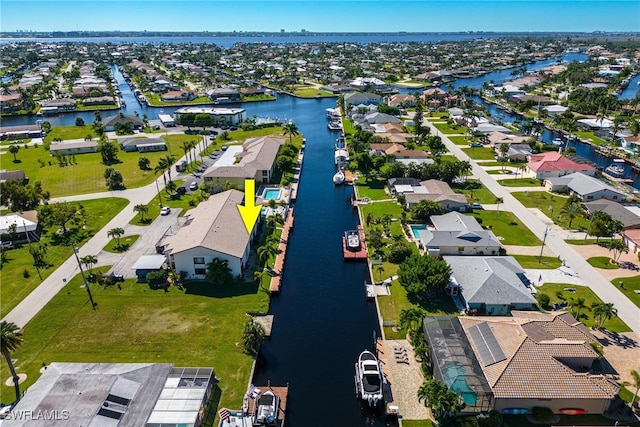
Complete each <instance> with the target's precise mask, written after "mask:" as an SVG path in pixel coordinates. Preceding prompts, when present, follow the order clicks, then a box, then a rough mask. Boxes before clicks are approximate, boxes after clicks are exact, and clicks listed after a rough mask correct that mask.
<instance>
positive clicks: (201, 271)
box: [195, 268, 207, 276]
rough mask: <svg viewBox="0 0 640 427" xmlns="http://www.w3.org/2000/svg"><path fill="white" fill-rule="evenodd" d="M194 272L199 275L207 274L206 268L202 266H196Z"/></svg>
mask: <svg viewBox="0 0 640 427" xmlns="http://www.w3.org/2000/svg"><path fill="white" fill-rule="evenodd" d="M195 272H196V274H197V275H199V276H204V275H205V274H207V270H205V269H204V268H196V269H195Z"/></svg>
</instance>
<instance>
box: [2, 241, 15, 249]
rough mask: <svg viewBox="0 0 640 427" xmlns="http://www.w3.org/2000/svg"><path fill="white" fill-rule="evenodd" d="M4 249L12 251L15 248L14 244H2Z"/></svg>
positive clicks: (8, 242)
mask: <svg viewBox="0 0 640 427" xmlns="http://www.w3.org/2000/svg"><path fill="white" fill-rule="evenodd" d="M2 248H3V249H11V248H13V242H10V241H6V242H2Z"/></svg>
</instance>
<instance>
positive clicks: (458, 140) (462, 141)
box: [449, 136, 471, 146]
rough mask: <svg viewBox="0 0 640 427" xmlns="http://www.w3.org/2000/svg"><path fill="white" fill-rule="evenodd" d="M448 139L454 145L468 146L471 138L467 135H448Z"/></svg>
mask: <svg viewBox="0 0 640 427" xmlns="http://www.w3.org/2000/svg"><path fill="white" fill-rule="evenodd" d="M449 139H450V140H451V142H453V143H454V144H456V145H465V146H468V145H469V142H471V139H470V138H469V137H468V136H450V137H449Z"/></svg>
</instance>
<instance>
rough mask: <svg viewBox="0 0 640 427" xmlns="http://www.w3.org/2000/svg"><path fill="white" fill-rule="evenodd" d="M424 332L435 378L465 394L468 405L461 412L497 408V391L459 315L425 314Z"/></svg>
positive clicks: (479, 411)
mask: <svg viewBox="0 0 640 427" xmlns="http://www.w3.org/2000/svg"><path fill="white" fill-rule="evenodd" d="M423 331H424V335H425V339H426V341H427V344H428V345H429V352H430V356H431V367H432V370H433V377H434V378H435V379H437V380H438V381H442V382H443V383H445V384H446V385H447V387H448V388H449V390H452V391H454V392H456V393H458V394H459V395H460V396H461V397H462V399H463V401H464V403H465V407H464V408H463V409H462V411H461V413H467V414H469V413H474V414H475V413H481V412H488V411H490V410H491V409H493V392H492V391H491V387H490V386H489V383H487V380H486V378H485V376H484V373H483V372H482V369H481V368H480V364H479V363H478V360H477V359H476V356H475V354H474V353H473V349H472V348H471V344H470V343H469V340H468V339H467V336H466V334H465V333H464V331H463V330H462V325H461V324H460V321H459V320H458V318H457V317H455V316H438V317H425V318H424V322H423Z"/></svg>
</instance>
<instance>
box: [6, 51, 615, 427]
mask: <svg viewBox="0 0 640 427" xmlns="http://www.w3.org/2000/svg"><path fill="white" fill-rule="evenodd" d="M584 58H585V56H584V55H581V56H580V55H579V54H567V55H565V56H563V57H562V58H561V59H564V60H567V61H571V60H583V59H584ZM555 62H556V59H552V60H546V61H539V62H536V63H534V64H531V65H529V66H528V69H529V70H536V69H540V68H543V67H545V66H548V65H550V64H553V63H555ZM115 77H116V79H117V80H118V83H119V88H120V90H121V91H122V95H123V97H124V99H125V102H126V103H127V107H126V109H125V110H124V111H125V112H126V113H127V114H134V113H135V112H137V113H138V114H139V116H140V117H143V115H144V114H147V116H148V118H149V119H156V118H157V116H158V114H159V113H160V112H161V110H160V109H159V108H153V107H141V106H140V105H139V104H138V103H137V101H136V100H135V98H134V97H133V94H132V93H131V91H130V89H129V87H128V86H127V85H126V83H124V81H123V79H122V76H121V75H120V74H119V73H118V72H116V73H115ZM511 78H512V76H511V74H510V70H501V71H496V72H494V73H489V74H486V75H484V76H481V77H478V78H470V79H460V80H457V81H456V82H454V83H453V85H454V87H459V86H468V87H474V88H480V87H481V86H482V83H483V82H485V81H487V82H489V81H491V80H492V81H493V83H494V84H500V83H502V82H504V81H506V80H509V79H511ZM334 106H335V99H312V100H303V99H298V98H294V97H290V96H287V95H279V96H278V99H277V100H276V101H272V102H259V103H246V104H243V105H242V107H243V108H245V109H246V110H247V116H248V117H253V116H257V117H270V118H274V119H280V120H282V121H286V120H293V121H294V122H295V124H296V125H297V127H298V129H299V130H300V132H301V133H302V134H303V135H304V136H305V138H306V140H307V144H306V148H305V158H304V167H303V172H302V176H301V181H300V187H299V192H298V200H297V202H296V204H295V208H294V212H295V227H294V231H293V233H292V234H291V237H290V239H289V240H290V241H289V248H288V251H287V260H286V263H285V267H284V275H283V283H282V289H281V294H280V296H279V297H276V298H273V299H272V301H271V305H270V314H273V315H275V320H274V327H273V331H272V335H271V338H270V340H269V341H268V342H267V343H266V344H265V345H264V346H263V348H262V350H261V353H260V356H259V358H258V363H257V366H256V371H255V375H254V378H253V383H254V384H256V385H258V386H260V385H265V384H267V383H268V382H270V383H271V385H274V386H281V385H287V384H288V385H289V387H290V394H289V398H288V411H287V425H289V426H292V427H296V426H303V425H304V426H305V427H306V426H310V427H313V426H326V425H335V426H359V425H369V426H383V425H385V422H384V419H383V417H382V415H381V414H374V415H371V414H370V413H363V411H362V409H361V407H360V404H359V402H358V401H357V399H356V397H355V391H354V383H353V375H354V364H355V362H356V359H357V357H358V355H359V354H360V352H361V351H362V350H364V349H372V347H373V338H374V334H377V335H379V334H380V330H379V326H378V320H377V315H376V310H375V304H374V303H372V302H368V301H367V300H366V299H365V289H364V282H365V280H367V270H366V263H362V262H358V263H353V262H351V263H345V262H344V261H343V259H342V247H341V244H342V235H343V233H344V231H345V230H349V229H353V228H355V227H356V225H357V223H358V216H357V213H356V211H354V210H353V209H352V208H351V205H350V203H349V200H350V197H351V195H352V193H353V188H352V187H348V186H339V187H335V186H334V185H333V183H332V176H333V174H334V173H335V166H334V158H333V151H334V144H335V139H336V137H337V136H338V135H337V133H335V132H332V131H329V130H328V129H327V126H326V123H327V122H326V118H325V109H326V108H329V107H334ZM176 108H177V107H173V108H168V107H165V108H164V111H163V112H164V113H167V114H172V113H173V112H174V111H175V109H176ZM488 108H489V109H490V111H492V109H495V108H494V107H493V106H488ZM492 113H493V111H492ZM495 113H496V115H498V114H501V115H503V117H504V118H501V120H503V121H512V120H514V118H513V117H512V116H510V115H508V113H506V112H503V111H501V110H497V111H495ZM112 114H114V112H103V113H102V116H103V117H108V116H110V115H112ZM76 117H83V119H84V120H85V122H87V123H92V122H93V121H94V115H93V112H86V113H72V114H60V115H57V116H52V117H43V118H42V119H45V120H48V121H50V122H51V124H52V125H54V126H55V125H73V124H74V123H75V119H76ZM35 119H36V117H34V116H25V117H15V118H7V119H3V125H5V126H9V125H20V124H33V123H34V122H35ZM552 137H553V136H552ZM590 149H591V147H590V146H588V145H585V144H578V147H577V150H578V154H579V155H581V156H583V157H586V158H588V159H590V160H592V161H594V162H596V163H598V162H601V163H602V162H604V161H603V160H602V159H598V158H597V157H596V153H590V152H589V150H590ZM599 164H600V163H599ZM603 166H604V167H606V166H607V164H603Z"/></svg>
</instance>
